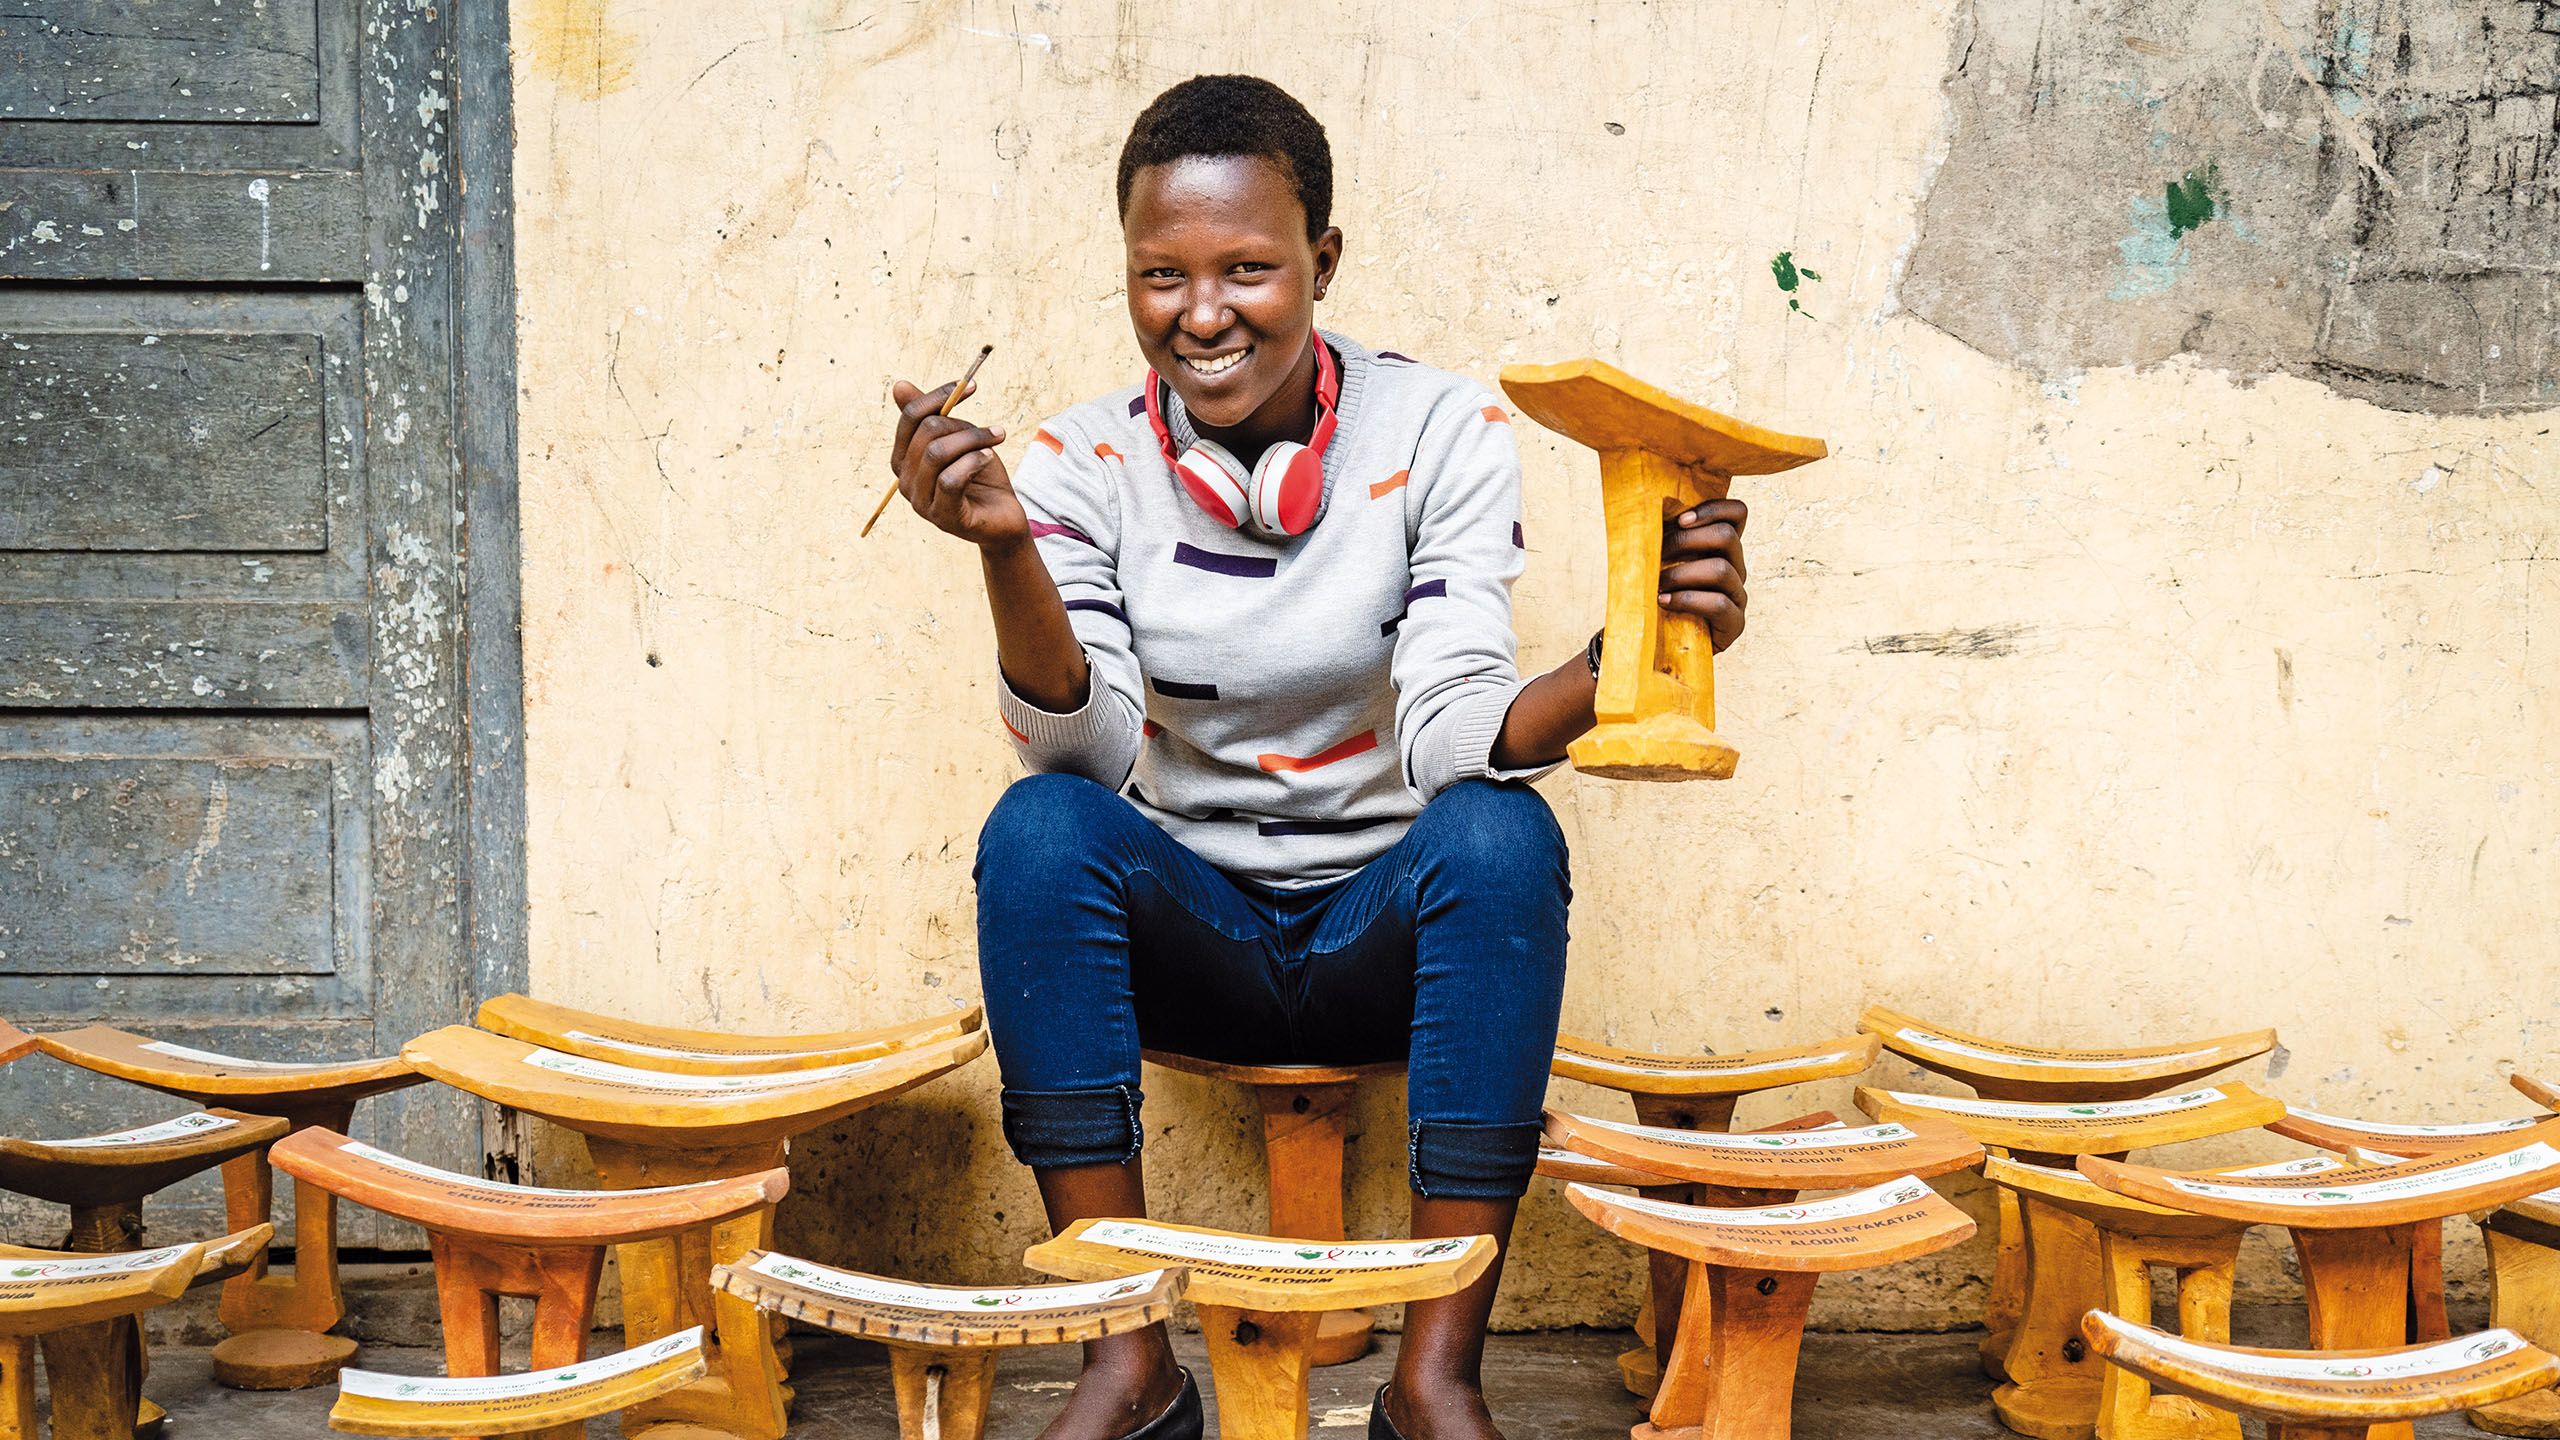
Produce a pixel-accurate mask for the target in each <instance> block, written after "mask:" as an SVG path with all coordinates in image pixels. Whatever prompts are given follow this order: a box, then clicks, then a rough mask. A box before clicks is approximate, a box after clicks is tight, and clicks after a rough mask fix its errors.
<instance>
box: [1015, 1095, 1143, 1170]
mask: <svg viewBox="0 0 2560 1440" xmlns="http://www.w3.org/2000/svg"><path fill="white" fill-rule="evenodd" d="M1144 1098H1145V1097H1144V1096H1142V1095H1141V1094H1140V1093H1139V1090H1138V1087H1137V1086H1135V1085H1106V1086H1104V1087H1103V1088H1101V1089H1099V1090H1011V1089H1008V1090H1006V1091H1005V1092H1004V1139H1005V1143H1006V1144H1008V1145H1010V1146H1012V1147H1013V1156H1014V1158H1015V1159H1017V1160H1019V1161H1021V1162H1022V1163H1023V1164H1025V1165H1028V1166H1030V1167H1031V1168H1032V1169H1034V1170H1055V1169H1057V1168H1059V1167H1061V1166H1066V1165H1118V1164H1121V1163H1123V1162H1125V1161H1127V1160H1129V1159H1130V1158H1131V1157H1133V1156H1135V1155H1136V1154H1137V1153H1138V1142H1139V1140H1140V1138H1141V1134H1142V1132H1141V1131H1140V1130H1139V1128H1138V1107H1139V1105H1140V1104H1141V1103H1142V1101H1143V1100H1144Z"/></svg>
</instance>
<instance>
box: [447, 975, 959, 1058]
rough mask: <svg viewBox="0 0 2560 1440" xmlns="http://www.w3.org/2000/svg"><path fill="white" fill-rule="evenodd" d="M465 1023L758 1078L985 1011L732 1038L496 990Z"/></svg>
mask: <svg viewBox="0 0 2560 1440" xmlns="http://www.w3.org/2000/svg"><path fill="white" fill-rule="evenodd" d="M471 1023H472V1024H474V1025H477V1026H479V1027H480V1028H481V1029H483V1030H488V1031H492V1032H494V1033H496V1034H499V1035H505V1036H508V1037H511V1038H513V1039H517V1040H522V1041H525V1042H526V1043H528V1044H533V1045H542V1046H546V1047H548V1048H550V1049H553V1050H558V1051H562V1052H564V1053H566V1054H570V1055H584V1056H586V1057H587V1058H588V1059H590V1060H612V1061H618V1062H620V1063H622V1064H625V1065H644V1066H647V1067H648V1068H649V1069H652V1070H668V1071H673V1072H675V1073H677V1074H680V1075H762V1074H769V1073H771V1072H773V1071H776V1070H816V1069H822V1068H824V1067H826V1066H829V1065H842V1064H846V1063H847V1062H850V1061H854V1060H869V1059H872V1058H874V1057H876V1056H881V1055H886V1054H889V1053H890V1052H892V1051H897V1050H912V1049H914V1048H915V1047H917V1046H919V1045H929V1044H932V1043H933V1042H934V1041H936V1040H949V1039H951V1038H953V1037H954V1036H959V1035H966V1034H968V1033H969V1032H971V1031H973V1030H976V1029H979V1028H981V1027H982V1026H983V1025H985V1023H986V1013H985V1012H984V1011H982V1010H981V1009H979V1008H978V1007H977V1006H975V1005H972V1006H970V1007H968V1008H967V1009H965V1010H954V1011H952V1012H950V1013H949V1014H947V1015H930V1016H926V1017H924V1018H922V1019H918V1020H907V1021H902V1022H900V1023H898V1024H895V1025H878V1026H874V1027H872V1028H870V1029H867V1030H834V1031H827V1032H822V1033H816V1034H808V1035H733V1034H730V1033H728V1032H726V1031H720V1030H682V1029H678V1028H676V1027H674V1026H671V1025H644V1024H642V1023H640V1022H639V1021H637V1020H626V1019H623V1018H622V1017H621V1016H618V1015H605V1014H600V1013H598V1012H596V1011H593V1010H578V1009H574V1008H572V1007H570V1006H567V1005H554V1004H552V1003H550V1002H549V1001H547V1000H536V999H534V998H533V997H532V996H530V995H501V996H499V997H497V998H496V999H494V1000H489V1001H485V1002H483V1003H482V1004H481V1006H480V1010H479V1013H477V1014H475V1015H473V1016H472V1017H471Z"/></svg>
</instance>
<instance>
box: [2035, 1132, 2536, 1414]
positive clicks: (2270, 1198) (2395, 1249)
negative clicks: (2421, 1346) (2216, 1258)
mask: <svg viewBox="0 0 2560 1440" xmlns="http://www.w3.org/2000/svg"><path fill="white" fill-rule="evenodd" d="M2519 1137H2520V1138H2519ZM2502 1143H2503V1144H2504V1145H2505V1146H2506V1148H2503V1149H2489V1148H2483V1149H2477V1150H2458V1151H2455V1152H2453V1153H2451V1154H2448V1155H2438V1156H2433V1157H2431V1158H2428V1159H2424V1160H2412V1161H2410V1162H2409V1163H2407V1164H2405V1165H2390V1166H2382V1167H2375V1168H2366V1167H2358V1168H2354V1169H2349V1170H2341V1171H2338V1172H2336V1173H2334V1174H2330V1175H2324V1176H2319V1177H2316V1178H2314V1179H2312V1180H2310V1181H2308V1182H2306V1181H2304V1180H2301V1179H2298V1178H2293V1177H2288V1176H2280V1175H2267V1176H2254V1177H2252V1176H2237V1175H2191V1174H2181V1173H2178V1172H2176V1171H2169V1170H2157V1169H2153V1168H2151V1167H2150V1166H2147V1165H2128V1164H2125V1163H2124V1162H2122V1161H2117V1160H2108V1159H2104V1158H2102V1157H2099V1156H2096V1155H2087V1156H2083V1157H2081V1159H2080V1162H2079V1163H2080V1171H2081V1173H2082V1174H2084V1175H2087V1176H2088V1177H2089V1178H2090V1179H2092V1180H2095V1181H2097V1182H2098V1183H2099V1184H2100V1185H2103V1186H2105V1187H2106V1188H2107V1189H2109V1190H2113V1191H2116V1192H2117V1193H2119V1194H2124V1195H2130V1196H2132V1197H2134V1198H2135V1199H2137V1200H2148V1201H2150V1202H2151V1203H2152V1204H2154V1205H2165V1206H2168V1207H2170V1208H2172V1209H2179V1210H2190V1211H2193V1212H2195V1213H2197V1214H2200V1215H2218V1216H2222V1217H2224V1218H2226V1219H2232V1220H2239V1221H2244V1222H2246V1223H2248V1224H2252V1225H2282V1226H2284V1227H2286V1229H2287V1230H2289V1231H2290V1232H2291V1233H2292V1236H2293V1250H2294V1254H2295V1256H2296V1258H2298V1259H2299V1260H2300V1261H2301V1262H2302V1288H2303V1293H2304V1298H2305V1300H2306V1301H2307V1302H2308V1304H2309V1307H2310V1311H2311V1346H2312V1348H2313V1349H2315V1350H2384V1349H2388V1348H2390V1347H2391V1346H2394V1345H2397V1344H2399V1343H2401V1339H2402V1337H2403V1336H2404V1335H2406V1334H2407V1331H2408V1295H2409V1255H2410V1251H2411V1248H2412V1247H2413V1245H2414V1244H2415V1243H2416V1238H2417V1232H2418V1230H2419V1229H2420V1228H2421V1227H2422V1226H2425V1225H2428V1224H2432V1223H2433V1222H2436V1221H2440V1220H2442V1219H2444V1218H2445V1217H2446V1216H2448V1215H2459V1214H2462V1213H2464V1212H2465V1211H2471V1210H2486V1209H2490V1208H2492V1207H2494V1206H2498V1205H2504V1204H2506V1203H2508V1202H2510V1201H2514V1200H2521V1199H2523V1198H2524V1197H2526V1196H2527V1195H2530V1194H2532V1193H2534V1192H2535V1191H2536V1190H2539V1189H2543V1188H2545V1187H2548V1186H2550V1185H2552V1184H2553V1183H2554V1182H2560V1150H2555V1149H2553V1148H2552V1146H2553V1144H2554V1143H2560V1120H2554V1121H2551V1122H2548V1123H2546V1124H2543V1125H2538V1126H2535V1127H2534V1128H2533V1129H2531V1130H2524V1131H2518V1132H2516V1133H2515V1135H2513V1136H2509V1137H2506V1139H2505V1140H2504V1141H2503V1142H2502ZM2374 1433H2375V1434H2376V1435H2377V1436H2379V1437H2385V1440H2408V1436H2409V1433H2410V1432H2409V1428H2408V1427H2407V1426H2406V1425H2398V1424H2391V1425H2378V1426H2377V1427H2376V1428H2375V1431H2374Z"/></svg>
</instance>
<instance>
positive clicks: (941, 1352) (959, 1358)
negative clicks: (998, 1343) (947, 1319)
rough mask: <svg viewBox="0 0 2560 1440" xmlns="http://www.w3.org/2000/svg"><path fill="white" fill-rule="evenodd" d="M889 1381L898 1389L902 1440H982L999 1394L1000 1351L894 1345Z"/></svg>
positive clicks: (899, 1432)
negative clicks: (990, 1408) (989, 1410)
mask: <svg viewBox="0 0 2560 1440" xmlns="http://www.w3.org/2000/svg"><path fill="white" fill-rule="evenodd" d="M889 1383H890V1385H891V1386H892V1387H893V1388H894V1389H895V1390H896V1391H897V1393H898V1440H979V1437H980V1436H982V1435H984V1434H986V1433H987V1401H988V1399H989V1398H990V1397H992V1396H993V1395H994V1394H995V1388H996V1352H995V1351H994V1350H992V1349H988V1348H985V1347H975V1348H971V1349H966V1350H946V1349H940V1348H935V1347H931V1346H924V1345H897V1344H892V1345H891V1346H890V1347H889Z"/></svg>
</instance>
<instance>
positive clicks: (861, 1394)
mask: <svg viewBox="0 0 2560 1440" xmlns="http://www.w3.org/2000/svg"><path fill="white" fill-rule="evenodd" d="M2296 1323H2298V1321H2297V1322H2296ZM2239 1328H2240V1329H2241V1330H2242V1334H2243V1337H2244V1338H2246V1339H2249V1340H2252V1341H2254V1342H2255V1343H2260V1344H2283V1343H2286V1341H2285V1338H2284V1337H2283V1336H2282V1335H2281V1334H2280V1333H2261V1334H2250V1333H2249V1332H2250V1331H2251V1330H2259V1331H2262V1332H2268V1331H2280V1330H2281V1328H2282V1322H2281V1321H2276V1322H2272V1323H2271V1324H2266V1325H2255V1326H2253V1325H2247V1324H2244V1325H2242V1326H2241V1327H2239ZM1382 1338H1383V1339H1384V1340H1385V1341H1386V1342H1387V1343H1386V1346H1385V1347H1384V1348H1382V1349H1381V1350H1379V1351H1377V1352H1373V1353H1372V1354H1371V1355H1369V1356H1368V1357H1367V1358H1366V1359H1363V1360H1360V1361H1356V1362H1354V1363H1352V1364H1350V1365H1345V1366H1340V1367H1337V1368H1334V1369H1330V1370H1319V1371H1317V1372H1316V1376H1315V1383H1314V1387H1313V1390H1314V1395H1313V1409H1314V1416H1315V1428H1314V1432H1313V1433H1314V1434H1315V1435H1316V1436H1317V1437H1323V1436H1325V1435H1328V1434H1333V1435H1341V1436H1345V1437H1357V1436H1360V1435H1365V1434H1366V1433H1367V1432H1366V1430H1365V1428H1364V1427H1365V1426H1367V1424H1368V1423H1369V1401H1370V1397H1371V1395H1372V1394H1374V1393H1375V1392H1376V1390H1377V1387H1378V1385H1379V1384H1380V1382H1382V1381H1383V1380H1385V1379H1386V1376H1387V1372H1388V1368H1389V1364H1390V1358H1391V1356H1392V1353H1393V1350H1392V1346H1393V1338H1394V1337H1392V1336H1387V1337H1382ZM1176 1340H1177V1342H1178V1344H1179V1346H1180V1348H1181V1350H1182V1352H1183V1356H1184V1361H1185V1363H1186V1364H1189V1365H1190V1366H1192V1368H1193V1370H1194V1371H1195V1372H1196V1373H1197V1374H1198V1375H1199V1376H1200V1378H1201V1381H1202V1383H1203V1387H1204V1388H1206V1387H1207V1381H1208V1378H1209V1377H1208V1366H1207V1364H1206V1362H1205V1360H1204V1359H1203V1357H1202V1354H1201V1350H1200V1341H1199V1337H1198V1336H1197V1335H1178V1336H1177V1337H1176ZM1975 1340H1976V1336H1975V1335H1974V1334H1971V1333H1957V1334H1951V1335H1862V1334H1846V1335H1813V1336H1810V1337H1808V1338H1807V1340H1806V1343H1805V1350H1804V1360H1803V1369H1802V1375H1801V1380H1800V1383H1799V1384H1798V1387H1797V1393H1796V1407H1795V1433H1796V1435H1797V1436H1799V1437H1802V1440H2010V1437H2009V1432H2008V1431H2006V1430H2004V1429H2002V1428H2001V1427H2000V1425H1999V1423H1998V1422H1997V1421H1995V1420H1994V1419H1993V1418H1992V1416H1991V1407H1990V1382H1989V1381H1987V1380H1985V1379H1984V1378H1983V1376H1982V1372H1981V1371H1980V1370H1979V1369H1978V1368H1977V1366H1976V1361H1975V1355H1974V1345H1975ZM597 1342H598V1348H599V1349H601V1348H602V1347H603V1346H604V1344H605V1342H606V1337H604V1336H598V1337H597ZM1627 1343H1628V1337H1627V1335H1626V1334H1625V1333H1624V1332H1622V1331H1589V1330H1584V1331H1549V1332H1544V1333H1539V1334H1531V1335H1497V1336H1495V1337H1494V1338H1493V1342H1492V1344H1491V1346H1490V1347H1489V1348H1488V1351H1487V1355H1486V1371H1487V1375H1486V1388H1487V1391H1488V1394H1489V1396H1490V1398H1491V1400H1492V1403H1493V1409H1494V1414H1495V1415H1496V1416H1497V1417H1498V1418H1499V1419H1500V1420H1501V1421H1502V1423H1503V1426H1504V1428H1505V1430H1506V1431H1507V1432H1508V1433H1509V1434H1510V1436H1511V1437H1512V1440H1576V1437H1590V1440H1615V1437H1618V1436H1622V1435H1624V1434H1625V1433H1626V1431H1627V1427H1629V1426H1630V1425H1632V1424H1634V1423H1635V1422H1636V1421H1637V1420H1639V1419H1641V1418H1642V1416H1641V1414H1640V1412H1639V1410H1638V1407H1637V1403H1636V1401H1635V1400H1634V1399H1633V1398H1632V1397H1630V1396H1629V1395H1628V1394H1627V1393H1626V1392H1625V1391H1624V1390H1622V1389H1621V1388H1619V1384H1618V1371H1617V1365H1616V1360H1615V1357H1616V1355H1617V1353H1618V1352H1619V1351H1620V1350H1621V1349H1624V1348H1625V1347H1626V1345H1627ZM2296 1343H2298V1341H2297V1342H2296ZM794 1347H795V1350H796V1352H797V1354H796V1358H795V1361H794V1365H793V1369H794V1371H795V1383H796V1384H797V1385H798V1386H799V1392H800V1393H799V1399H798V1401H797V1403H796V1404H795V1405H794V1407H793V1414H794V1423H793V1425H792V1430H791V1434H792V1436H793V1437H794V1440H882V1437H893V1436H895V1435H896V1434H897V1433H898V1425H897V1411H896V1408H895V1406H894V1405H893V1404H892V1402H891V1400H890V1396H889V1372H888V1367H887V1364H886V1362H885V1361H884V1360H883V1359H882V1358H881V1355H880V1352H879V1351H878V1350H877V1349H875V1348H873V1347H870V1346H867V1345H864V1344H861V1343H859V1342H854V1341H847V1340H843V1339H840V1338H838V1337H834V1336H825V1335H802V1336H800V1337H798V1338H797V1339H796V1340H795V1341H794ZM1075 1360H1076V1356H1075V1351H1074V1350H1073V1349H1072V1348H1070V1347H1065V1346H1051V1347H1045V1348H1042V1349H1038V1350H1029V1351H1023V1352H1019V1353H1017V1354H1014V1355H1009V1356H1007V1357H1006V1358H1005V1360H1004V1362H1003V1364H1002V1366H1001V1368H1000V1369H999V1370H998V1372H997V1398H996V1402H995V1410H994V1415H993V1417H992V1420H991V1422H990V1424H989V1426H988V1430H987V1433H988V1435H989V1436H990V1437H991V1440H1030V1437H1033V1436H1036V1435H1037V1434H1038V1433H1039V1431H1040V1427H1041V1425H1042V1424H1043V1423H1044V1422H1045V1421H1046V1420H1047V1419H1048V1417H1049V1415H1050V1414H1051V1413H1052V1412H1053V1411H1054V1410H1055V1409H1056V1407H1057V1403H1058V1396H1059V1394H1060V1393H1061V1392H1062V1391H1063V1390H1064V1389H1065V1388H1066V1386H1067V1385H1068V1383H1069V1382H1070V1381H1071V1380H1072V1379H1073V1378H1074V1374H1075ZM361 1363H362V1364H363V1365H364V1366H365V1367H366V1368H367V1369H374V1370H392V1371H406V1372H415V1373H435V1372H437V1371H438V1370H440V1368H441V1357H440V1355H439V1354H438V1352H436V1351H434V1350H431V1349H427V1348H424V1347H416V1346H399V1345H384V1344H371V1345H368V1346H366V1348H365V1351H364V1355H363V1358H362V1361H361ZM210 1376H211V1362H210V1361H209V1359H208V1358H207V1355H206V1352H205V1351H204V1350H203V1349H201V1348H197V1347H193V1346H163V1347H161V1348H159V1349H158V1350H157V1351H155V1353H154V1355H153V1357H152V1375H151V1384H150V1393H151V1394H152V1395H153V1396H154V1397H155V1398H156V1399H158V1400H159V1401H160V1402H161V1403H162V1404H164V1405H166V1406H168V1407H169V1410H170V1412H171V1413H170V1419H169V1425H168V1430H167V1437H168V1440H284V1437H302V1436H320V1435H325V1434H327V1433H329V1432H328V1427H327V1422H326V1416H327V1414H328V1409H329V1402H330V1398H331V1394H332V1392H331V1391H328V1390H319V1391H305V1392H301V1393H296V1394H253V1393H250V1392H246V1391H237V1390H224V1389H221V1388H219V1387H217V1386H215V1385H214V1384H213V1383H212V1380H211V1378H210ZM1210 1399H1211V1414H1212V1418H1211V1421H1210V1428H1209V1433H1210V1434H1211V1435H1213V1436H1214V1435H1216V1434H1217V1433H1218V1429H1217V1423H1216V1419H1215V1396H1214V1394H1213V1395H1212V1396H1211V1397H1210ZM621 1433H622V1432H621V1430H620V1428H619V1427H618V1426H616V1425H614V1424H613V1423H612V1422H611V1421H609V1420H606V1421H598V1422H596V1423H595V1425H594V1426H593V1427H592V1429H591V1431H590V1437H591V1440H605V1437H618V1436H620V1434H621ZM2418 1433H2419V1434H2420V1435H2421V1436H2426V1437H2453V1436H2475V1437H2476V1436H2478V1435H2479V1434H2481V1432H2480V1431H2477V1430H2474V1429H2472V1428H2471V1427H2470V1426H2469V1425H2468V1424H2466V1423H2464V1422H2463V1420H2462V1419H2461V1418H2460V1417H2459V1416H2456V1417H2451V1418H2447V1419H2441V1420H2433V1421H2427V1422H2423V1423H2421V1424H2420V1425H2419V1426H2418ZM2249 1434H2250V1436H2251V1437H2252V1440H2255V1437H2257V1436H2259V1434H2260V1432H2259V1430H2258V1428H2257V1427H2256V1426H2255V1425H2252V1426H2250V1427H2249Z"/></svg>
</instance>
